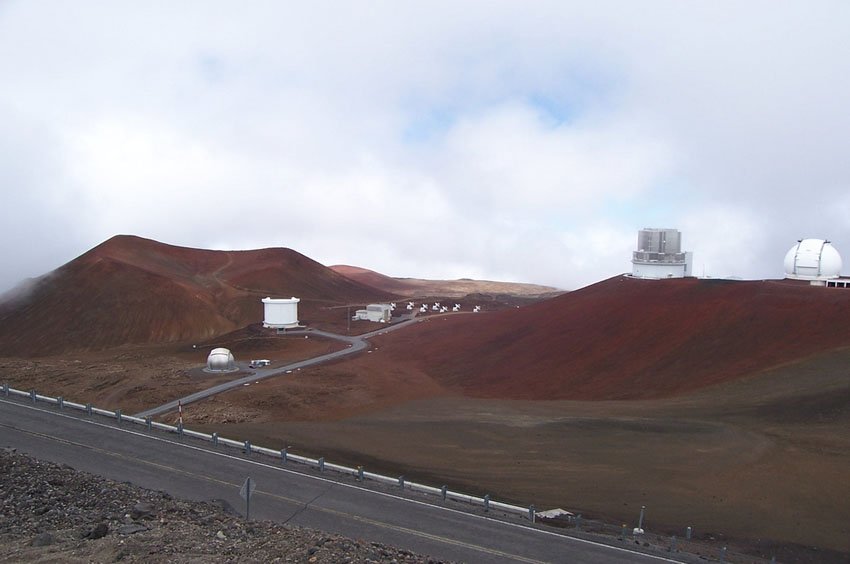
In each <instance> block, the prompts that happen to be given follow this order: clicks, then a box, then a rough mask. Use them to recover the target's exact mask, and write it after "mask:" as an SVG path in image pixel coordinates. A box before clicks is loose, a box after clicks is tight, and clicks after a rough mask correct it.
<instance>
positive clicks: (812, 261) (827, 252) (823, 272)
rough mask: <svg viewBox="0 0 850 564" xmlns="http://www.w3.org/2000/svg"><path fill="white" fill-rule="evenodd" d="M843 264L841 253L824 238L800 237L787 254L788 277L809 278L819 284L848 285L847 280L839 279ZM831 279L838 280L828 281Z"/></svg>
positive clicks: (794, 278) (786, 269)
mask: <svg viewBox="0 0 850 564" xmlns="http://www.w3.org/2000/svg"><path fill="white" fill-rule="evenodd" d="M841 266H842V264H841V255H840V254H838V251H837V250H836V249H835V247H833V246H832V243H830V242H829V241H826V240H824V239H800V240H799V241H797V244H796V245H794V246H793V247H791V248H790V249H789V250H788V252H787V253H786V254H785V277H786V278H791V279H792V280H809V281H811V283H812V284H815V285H818V286H834V285H841V286H845V287H846V280H842V281H838V280H837V279H838V278H839V277H840V276H841ZM830 280H832V281H836V282H834V283H827V281H830ZM842 282H844V283H842Z"/></svg>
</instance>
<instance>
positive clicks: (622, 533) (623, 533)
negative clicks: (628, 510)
mask: <svg viewBox="0 0 850 564" xmlns="http://www.w3.org/2000/svg"><path fill="white" fill-rule="evenodd" d="M627 529H628V527H626V524H625V523H623V528H622V529H620V540H626V534H627Z"/></svg>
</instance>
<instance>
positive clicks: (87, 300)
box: [0, 235, 387, 356]
mask: <svg viewBox="0 0 850 564" xmlns="http://www.w3.org/2000/svg"><path fill="white" fill-rule="evenodd" d="M266 296H273V297H290V296H297V297H299V298H301V299H302V302H301V304H299V318H300V319H302V320H309V318H310V317H311V316H316V315H319V314H320V310H322V309H323V308H327V307H330V306H333V305H342V304H348V303H355V304H356V303H367V302H369V301H374V300H378V299H381V298H386V297H387V295H386V293H384V292H381V291H379V290H376V289H374V288H371V287H368V286H365V285H363V284H360V283H358V282H356V281H354V280H351V279H349V278H346V277H345V276H342V275H340V274H337V273H336V272H334V271H333V270H331V269H329V268H327V267H325V266H323V265H321V264H319V263H317V262H316V261H313V260H311V259H309V258H307V257H305V256H303V255H301V254H299V253H297V252H295V251H293V250H291V249H283V248H277V249H261V250H253V251H209V250H201V249H190V248H185V247H175V246H171V245H166V244H163V243H158V242H156V241H151V240H148V239H142V238H139V237H133V236H126V235H119V236H116V237H113V238H112V239H109V240H108V241H106V242H104V243H102V244H101V245H99V246H97V247H95V248H94V249H92V250H90V251H89V252H87V253H85V254H83V255H82V256H80V257H78V258H76V259H74V260H73V261H71V262H69V263H67V264H65V265H64V266H62V267H60V268H58V269H57V270H55V271H53V272H51V273H50V274H48V275H46V276H44V277H42V278H41V279H39V280H38V281H37V282H36V283H35V284H34V286H33V287H32V288H31V289H30V290H29V291H28V292H27V294H26V295H25V296H18V297H16V298H12V299H9V300H7V301H4V302H3V303H2V304H0V355H7V356H40V355H46V354H52V353H57V352H62V351H66V350H79V349H86V350H95V349H104V348H108V347H113V346H118V345H122V344H127V343H162V342H172V341H190V340H194V341H200V340H204V339H208V338H211V337H214V336H217V335H221V334H224V333H228V332H230V331H233V330H235V329H238V328H241V327H244V326H246V325H248V324H250V323H256V322H258V321H261V320H262V316H263V308H262V304H261V303H260V299H262V298H263V297H266Z"/></svg>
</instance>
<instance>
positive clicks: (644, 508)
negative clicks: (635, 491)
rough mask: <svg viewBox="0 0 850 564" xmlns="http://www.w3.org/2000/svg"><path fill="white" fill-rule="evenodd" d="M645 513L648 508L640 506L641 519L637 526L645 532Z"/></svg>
mask: <svg viewBox="0 0 850 564" xmlns="http://www.w3.org/2000/svg"><path fill="white" fill-rule="evenodd" d="M644 513H646V506H645V505H641V506H640V519H638V526H637V528H638V529H640V530H641V531H642V530H643V515H644Z"/></svg>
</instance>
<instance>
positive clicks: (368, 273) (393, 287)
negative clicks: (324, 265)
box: [330, 264, 416, 296]
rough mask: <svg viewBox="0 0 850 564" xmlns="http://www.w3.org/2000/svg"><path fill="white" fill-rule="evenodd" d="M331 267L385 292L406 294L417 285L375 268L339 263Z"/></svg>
mask: <svg viewBox="0 0 850 564" xmlns="http://www.w3.org/2000/svg"><path fill="white" fill-rule="evenodd" d="M330 268H331V269H332V270H333V271H334V272H337V273H339V274H342V275H343V276H346V277H347V278H351V279H352V280H357V281H358V282H360V283H361V284H366V285H367V286H371V287H373V288H380V289H381V290H383V291H385V292H390V293H393V294H398V295H401V296H404V295H407V294H409V293H411V292H413V291H415V290H416V287H415V285H413V284H410V283H408V282H405V281H404V280H397V279H395V278H391V277H389V276H386V275H384V274H380V273H378V272H375V271H374V270H369V269H366V268H360V267H359V266H349V265H347V264H337V265H334V266H331V267H330Z"/></svg>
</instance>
